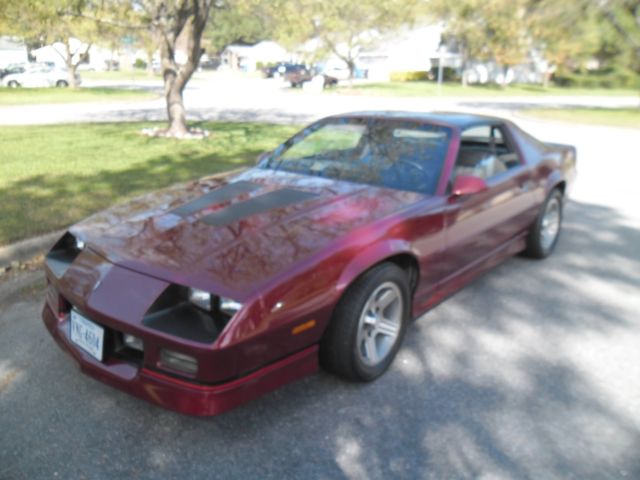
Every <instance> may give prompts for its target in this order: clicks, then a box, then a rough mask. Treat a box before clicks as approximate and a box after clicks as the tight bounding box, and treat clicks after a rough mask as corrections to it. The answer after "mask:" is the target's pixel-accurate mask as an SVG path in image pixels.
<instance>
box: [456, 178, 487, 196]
mask: <svg viewBox="0 0 640 480" xmlns="http://www.w3.org/2000/svg"><path fill="white" fill-rule="evenodd" d="M487 188H488V187H487V182H485V181H484V179H483V178H480V177H476V176H473V175H458V176H457V177H456V180H455V182H453V189H452V191H451V193H452V194H453V196H455V197H462V196H464V195H473V194H474V193H480V192H484V191H485V190H486V189H487Z"/></svg>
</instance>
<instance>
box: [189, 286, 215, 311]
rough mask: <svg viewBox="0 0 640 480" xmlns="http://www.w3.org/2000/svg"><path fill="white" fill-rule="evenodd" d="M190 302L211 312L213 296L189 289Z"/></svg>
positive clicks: (202, 291) (195, 289)
mask: <svg viewBox="0 0 640 480" xmlns="http://www.w3.org/2000/svg"><path fill="white" fill-rule="evenodd" d="M189 301H190V302H191V303H193V304H194V305H195V306H196V307H199V308H201V309H203V310H206V311H211V294H210V293H209V292H205V291H204V290H198V289H197V288H190V289H189Z"/></svg>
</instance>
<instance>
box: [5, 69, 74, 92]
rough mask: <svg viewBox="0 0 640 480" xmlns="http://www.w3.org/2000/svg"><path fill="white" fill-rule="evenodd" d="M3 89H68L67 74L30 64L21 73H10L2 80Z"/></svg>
mask: <svg viewBox="0 0 640 480" xmlns="http://www.w3.org/2000/svg"><path fill="white" fill-rule="evenodd" d="M75 77H76V83H77V84H78V85H79V84H80V83H81V78H80V75H79V74H77V73H76V75H75ZM2 84H3V85H4V86H5V87H13V88H16V87H68V86H69V73H68V72H67V70H64V69H61V68H58V67H55V66H51V65H47V64H40V63H32V64H29V65H27V66H26V67H24V71H23V72H19V73H10V74H8V75H6V76H5V77H4V78H3V79H2Z"/></svg>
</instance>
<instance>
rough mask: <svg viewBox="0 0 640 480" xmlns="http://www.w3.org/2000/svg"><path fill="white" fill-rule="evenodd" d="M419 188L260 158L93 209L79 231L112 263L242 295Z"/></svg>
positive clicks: (407, 200) (412, 197)
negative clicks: (284, 168) (310, 172)
mask: <svg viewBox="0 0 640 480" xmlns="http://www.w3.org/2000/svg"><path fill="white" fill-rule="evenodd" d="M421 198H424V195H422V194H418V193H413V192H406V191H400V190H392V189H386V188H379V187H372V186H368V185H363V184H356V183H351V182H343V181H335V180H330V179H325V178H320V177H311V176H306V175H298V174H292V173H287V172H281V171H274V170H267V169H259V168H254V169H251V170H247V171H245V172H243V173H241V174H235V175H230V176H226V177H221V178H220V177H218V178H214V177H209V178H203V179H201V180H198V181H195V182H191V183H188V184H182V185H177V186H173V187H170V188H168V189H165V190H161V191H159V192H154V193H153V194H149V195H146V196H143V197H140V198H138V199H135V200H133V201H131V202H130V203H126V204H123V205H119V206H116V207H113V208H110V209H108V210H106V211H103V212H101V213H98V214H96V215H93V216H92V217H90V218H88V219H87V220H85V221H83V222H81V223H79V224H77V225H75V226H74V227H72V229H71V232H72V233H73V234H74V235H76V237H78V238H80V239H82V240H84V241H85V242H86V243H87V245H88V247H89V248H91V249H92V250H94V251H96V252H97V253H99V254H100V255H102V256H103V257H105V258H107V259H108V260H109V261H110V262H112V263H116V264H119V265H121V266H125V267H127V268H129V269H132V270H135V271H138V272H141V273H145V274H148V275H151V276H155V277H157V278H161V279H163V280H166V281H170V282H175V283H179V284H182V285H189V286H193V287H197V288H206V289H212V288H216V289H217V292H216V293H220V294H223V295H233V294H235V296H236V297H238V296H242V297H244V296H246V295H247V294H249V292H251V291H253V290H254V289H255V288H257V287H258V286H259V285H261V284H262V283H263V282H265V281H267V280H269V279H270V278H272V277H273V276H275V275H277V274H279V273H281V272H283V271H285V270H286V269H287V268H290V267H291V266H292V265H294V264H296V263H297V262H300V261H304V259H305V258H308V257H310V256H311V255H312V254H313V253H315V252H318V251H319V250H320V249H322V248H324V247H327V246H329V244H330V243H331V242H334V241H336V240H337V239H339V238H341V237H343V236H345V235H346V234H347V233H349V232H351V231H353V230H355V229H358V228H360V227H363V226H365V225H368V224H370V223H372V222H374V221H375V220H377V219H380V218H383V217H386V216H389V215H391V214H393V213H394V212H397V211H398V210H400V209H402V208H403V207H405V206H407V205H409V204H412V203H414V202H416V201H418V200H419V199H421ZM241 292H242V293H241ZM238 299H241V298H238Z"/></svg>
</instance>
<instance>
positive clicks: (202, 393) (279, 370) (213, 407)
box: [42, 304, 318, 416]
mask: <svg viewBox="0 0 640 480" xmlns="http://www.w3.org/2000/svg"><path fill="white" fill-rule="evenodd" d="M42 318H43V320H44V323H45V325H46V327H47V329H48V330H49V332H50V333H51V335H52V336H53V338H54V339H55V340H56V342H57V343H58V345H60V347H61V348H62V349H63V350H64V351H65V352H67V353H68V354H70V355H71V356H72V357H73V358H74V360H75V361H76V362H77V363H78V364H79V366H80V369H81V370H82V371H83V372H84V373H86V374H88V375H90V376H92V377H93V378H95V379H97V380H100V381H101V382H103V383H106V384H108V385H111V386H113V387H116V388H118V389H120V390H122V391H124V392H127V393H129V394H131V395H135V396H137V397H139V398H142V399H144V400H147V401H149V402H151V403H155V404H156V405H160V406H162V407H164V408H168V409H171V410H175V411H177V412H180V413H184V414H188V415H203V416H204V415H217V414H220V413H222V412H225V411H227V410H230V409H232V408H235V407H237V406H239V405H241V404H243V403H246V402H248V401H249V400H252V399H254V398H256V397H258V396H260V395H263V394H265V393H267V392H269V391H271V390H274V389H276V388H278V387H280V386H282V385H284V384H286V383H289V382H292V381H295V380H297V379H299V378H302V377H304V376H306V375H310V374H312V373H314V372H316V371H317V370H318V346H317V345H313V346H311V347H308V348H306V349H304V350H302V351H300V352H297V353H295V354H293V355H290V356H288V357H286V358H284V359H282V360H279V361H277V362H274V363H272V364H270V365H267V366H265V367H262V368H260V369H259V370H256V371H254V372H253V373H251V374H249V375H246V376H243V377H240V378H237V379H234V380H231V381H228V382H225V383H221V384H216V385H203V384H199V383H194V382H189V381H187V380H182V379H177V378H174V377H172V376H169V375H165V374H163V373H160V372H157V371H155V370H151V369H149V368H145V367H138V366H136V365H133V364H131V363H128V362H126V361H121V360H116V359H109V360H107V361H105V362H99V361H97V360H95V359H94V358H92V357H90V356H89V355H88V354H86V353H84V352H83V351H82V350H80V349H79V348H77V347H76V346H75V345H74V344H73V343H71V339H70V338H69V321H68V319H62V320H61V319H58V317H57V316H56V315H55V314H54V313H53V311H52V310H51V308H50V307H49V306H48V305H47V304H45V306H44V310H43V312H42Z"/></svg>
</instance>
